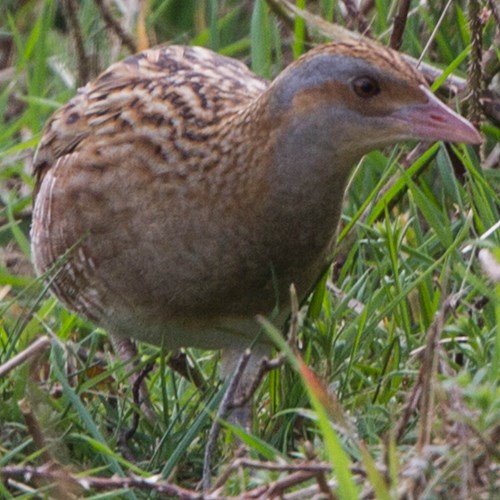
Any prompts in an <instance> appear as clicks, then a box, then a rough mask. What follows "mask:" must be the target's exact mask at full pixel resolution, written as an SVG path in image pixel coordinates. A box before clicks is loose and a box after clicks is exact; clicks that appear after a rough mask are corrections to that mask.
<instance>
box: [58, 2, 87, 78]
mask: <svg viewBox="0 0 500 500" xmlns="http://www.w3.org/2000/svg"><path fill="white" fill-rule="evenodd" d="M62 6H63V10H64V14H65V15H66V18H67V19H68V25H69V29H70V31H71V36H72V37H73V41H74V43H75V49H76V56H77V59H78V83H79V85H84V84H85V83H86V82H88V81H89V79H90V62H89V58H88V56H87V53H86V52H85V44H84V42H83V35H82V29H81V27H80V23H79V22H78V15H77V13H78V9H79V6H78V2H77V1H76V0H63V2H62Z"/></svg>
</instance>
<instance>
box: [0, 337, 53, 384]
mask: <svg viewBox="0 0 500 500" xmlns="http://www.w3.org/2000/svg"><path fill="white" fill-rule="evenodd" d="M49 346H50V338H49V337H47V336H45V335H44V336H43V337H40V338H38V339H37V340H35V342H33V344H31V345H29V346H28V347H27V348H26V349H24V351H22V352H20V353H19V354H16V355H15V356H14V357H13V358H11V359H9V361H7V362H6V363H4V364H3V365H0V377H4V376H5V375H7V373H9V372H10V371H11V370H13V369H14V368H16V367H17V366H19V365H21V364H23V363H24V362H25V361H26V360H27V359H29V358H32V357H34V356H39V355H40V354H41V353H43V352H45V351H46V350H47V348H48V347H49Z"/></svg>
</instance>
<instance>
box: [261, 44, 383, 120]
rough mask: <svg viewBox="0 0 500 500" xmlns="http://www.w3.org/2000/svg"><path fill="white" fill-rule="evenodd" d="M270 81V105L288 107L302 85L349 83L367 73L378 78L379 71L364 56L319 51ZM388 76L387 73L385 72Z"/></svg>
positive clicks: (280, 107)
mask: <svg viewBox="0 0 500 500" xmlns="http://www.w3.org/2000/svg"><path fill="white" fill-rule="evenodd" d="M285 74H286V76H285V77H284V78H282V77H280V78H278V79H277V80H276V81H275V83H274V84H273V86H274V87H275V88H274V92H273V94H272V101H271V105H274V106H276V109H281V110H283V109H288V108H289V107H290V105H291V103H292V101H293V98H294V96H295V95H296V94H297V93H298V92H300V91H301V90H304V89H311V88H314V87H321V86H322V85H324V84H326V83H329V82H339V83H344V84H348V83H349V82H351V81H352V80H354V79H355V78H359V77H361V76H369V77H372V78H374V79H375V80H381V79H382V74H381V72H380V70H378V69H377V68H376V67H375V66H374V65H373V64H371V63H370V62H368V61H365V60H364V59H359V58H354V57H348V56H345V55H340V54H339V55H330V54H320V55H317V56H315V57H313V58H311V59H309V60H305V61H303V62H302V63H299V64H297V65H293V66H291V67H290V69H289V70H288V71H287V70H286V71H284V72H283V73H282V75H285ZM384 79H386V80H387V76H384Z"/></svg>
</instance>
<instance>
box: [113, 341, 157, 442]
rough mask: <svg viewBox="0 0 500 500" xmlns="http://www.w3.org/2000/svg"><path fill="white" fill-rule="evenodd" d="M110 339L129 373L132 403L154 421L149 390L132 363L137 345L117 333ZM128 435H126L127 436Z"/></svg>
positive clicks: (142, 375)
mask: <svg viewBox="0 0 500 500" xmlns="http://www.w3.org/2000/svg"><path fill="white" fill-rule="evenodd" d="M110 339H111V344H112V346H113V350H114V351H115V354H116V355H118V357H119V358H120V359H121V360H122V361H123V362H124V364H125V369H126V370H127V373H130V375H129V382H130V387H131V388H132V395H133V399H134V403H135V404H136V405H137V407H138V408H140V409H141V410H142V411H143V412H144V414H145V415H146V418H147V419H148V421H149V422H155V420H156V415H155V414H154V411H153V409H152V405H151V401H150V399H149V391H148V389H147V387H146V384H145V383H144V374H142V371H141V372H139V373H137V371H136V370H135V369H134V368H135V366H134V365H135V364H136V363H135V362H134V360H135V359H136V358H137V346H136V344H135V342H134V341H133V340H131V339H129V338H127V337H120V336H118V335H110ZM145 369H146V370H147V372H149V371H150V368H147V367H146V368H145ZM127 434H128V433H127ZM130 437H131V436H130V435H128V438H130Z"/></svg>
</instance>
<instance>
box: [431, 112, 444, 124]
mask: <svg viewBox="0 0 500 500" xmlns="http://www.w3.org/2000/svg"><path fill="white" fill-rule="evenodd" d="M430 117H431V120H432V121H434V122H439V123H444V122H445V121H446V120H445V119H444V118H443V116H442V115H438V114H434V113H432V114H431V115H430Z"/></svg>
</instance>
